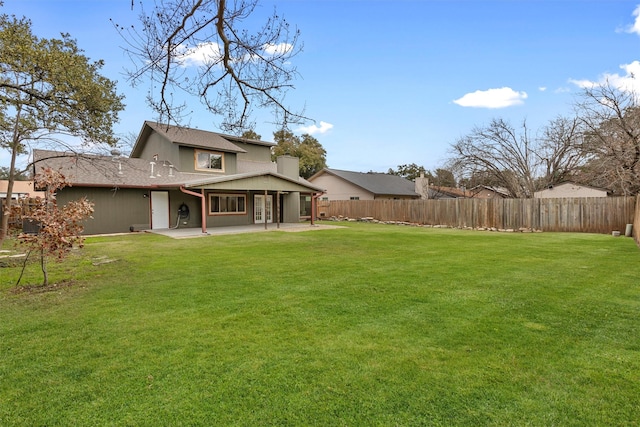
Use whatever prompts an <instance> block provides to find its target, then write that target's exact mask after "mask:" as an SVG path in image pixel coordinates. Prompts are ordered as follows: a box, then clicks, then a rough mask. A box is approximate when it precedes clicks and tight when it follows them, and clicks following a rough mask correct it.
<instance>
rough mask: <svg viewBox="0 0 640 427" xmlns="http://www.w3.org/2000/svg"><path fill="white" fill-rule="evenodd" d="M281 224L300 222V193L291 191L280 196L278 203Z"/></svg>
mask: <svg viewBox="0 0 640 427" xmlns="http://www.w3.org/2000/svg"><path fill="white" fill-rule="evenodd" d="M280 209H281V218H282V222H299V221H300V193H299V192H297V191H292V192H290V193H289V194H283V195H282V202H281V203H280Z"/></svg>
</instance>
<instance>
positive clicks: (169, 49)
mask: <svg viewBox="0 0 640 427" xmlns="http://www.w3.org/2000/svg"><path fill="white" fill-rule="evenodd" d="M149 3H151V4H152V7H151V10H150V11H147V10H145V9H144V7H143V4H149ZM258 3H259V1H258V0H146V1H141V2H140V27H135V26H132V27H124V26H121V25H119V24H117V23H114V25H115V27H116V29H117V30H118V32H119V33H120V35H121V36H122V38H123V40H124V41H125V43H126V46H125V51H126V52H127V53H128V55H129V56H130V57H131V59H132V60H133V64H134V65H133V69H131V70H129V71H128V72H127V74H128V77H129V80H130V82H131V83H132V84H133V85H136V84H140V83H144V82H146V81H147V79H148V80H150V81H151V84H152V88H151V89H150V90H149V92H148V96H147V100H148V103H149V105H150V106H151V107H152V108H153V109H154V111H155V112H156V113H157V115H158V120H159V121H161V122H165V123H178V124H179V123H180V122H181V120H183V119H184V117H185V115H187V114H188V111H187V104H186V101H184V95H186V96H187V97H191V96H195V97H197V98H199V99H200V100H201V101H202V103H203V104H204V106H205V107H206V109H207V110H208V111H210V112H211V113H213V114H214V115H215V116H218V117H220V118H221V123H220V126H221V128H222V129H223V130H225V131H227V132H231V133H236V134H240V133H241V132H242V131H244V130H247V129H251V128H253V126H254V123H252V122H250V120H251V115H252V108H253V107H257V108H261V109H265V108H266V109H273V112H274V114H275V116H276V118H275V120H276V121H277V122H278V123H279V124H280V125H283V124H284V125H286V124H287V123H293V122H303V121H306V120H307V119H306V117H304V116H303V113H302V112H301V111H294V110H293V109H291V108H290V107H289V106H287V105H286V103H285V96H286V93H287V91H288V90H289V89H291V88H293V84H292V81H293V80H294V79H295V78H296V77H297V76H298V73H297V70H296V68H295V66H294V65H292V62H291V61H292V58H293V57H295V56H296V55H297V54H298V53H299V52H300V51H301V49H302V44H301V43H300V42H299V34H300V33H299V30H297V29H292V28H291V27H290V25H289V24H288V23H287V21H286V20H285V19H284V18H283V17H282V16H280V15H278V14H277V13H276V11H275V10H274V12H273V14H272V15H271V16H270V17H268V18H266V20H265V21H264V23H263V24H262V26H260V27H259V28H258V29H257V30H254V31H250V30H248V29H246V28H244V27H243V26H244V25H245V24H248V25H251V24H250V23H251V22H255V18H254V17H252V15H255V12H256V11H257V8H258V6H259V5H258ZM250 18H251V19H250Z"/></svg>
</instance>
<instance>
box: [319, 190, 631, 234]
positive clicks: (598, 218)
mask: <svg viewBox="0 0 640 427" xmlns="http://www.w3.org/2000/svg"><path fill="white" fill-rule="evenodd" d="M634 215H635V216H636V221H637V222H639V221H640V219H638V218H637V216H638V214H637V213H636V197H585V198H557V199H497V198H496V199H442V200H331V201H319V203H318V216H319V217H320V218H331V217H339V216H343V217H348V218H366V217H371V218H375V219H377V220H380V221H401V222H410V223H418V224H425V225H443V226H448V227H459V228H465V227H466V228H496V229H501V230H507V229H513V230H518V229H534V230H542V231H573V232H585V233H611V232H612V231H620V232H621V233H622V234H624V232H625V229H626V226H627V224H632V223H633V222H634ZM637 222H636V223H637ZM639 226H640V225H639ZM634 228H636V227H634Z"/></svg>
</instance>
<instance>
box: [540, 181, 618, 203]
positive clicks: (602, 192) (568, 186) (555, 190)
mask: <svg viewBox="0 0 640 427" xmlns="http://www.w3.org/2000/svg"><path fill="white" fill-rule="evenodd" d="M610 194H611V192H610V191H608V190H606V189H604V188H597V187H590V186H588V185H582V184H576V183H575V182H563V183H561V184H556V185H550V186H548V187H547V188H545V189H544V190H540V191H536V192H535V193H534V194H533V197H534V198H536V199H548V198H559V197H607V196H609V195H610Z"/></svg>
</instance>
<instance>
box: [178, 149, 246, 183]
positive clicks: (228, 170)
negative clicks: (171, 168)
mask: <svg viewBox="0 0 640 427" xmlns="http://www.w3.org/2000/svg"><path fill="white" fill-rule="evenodd" d="M203 151H215V150H203ZM179 152H180V160H179V163H178V164H179V166H178V168H179V169H180V171H181V172H198V173H207V171H203V170H196V161H195V159H196V158H195V155H196V154H195V149H194V148H192V147H184V146H182V147H180V150H179ZM222 155H223V160H222V161H223V165H224V172H215V171H211V172H208V173H210V174H211V175H212V176H216V175H233V174H235V173H237V170H238V169H237V162H236V158H237V157H236V153H222Z"/></svg>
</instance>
